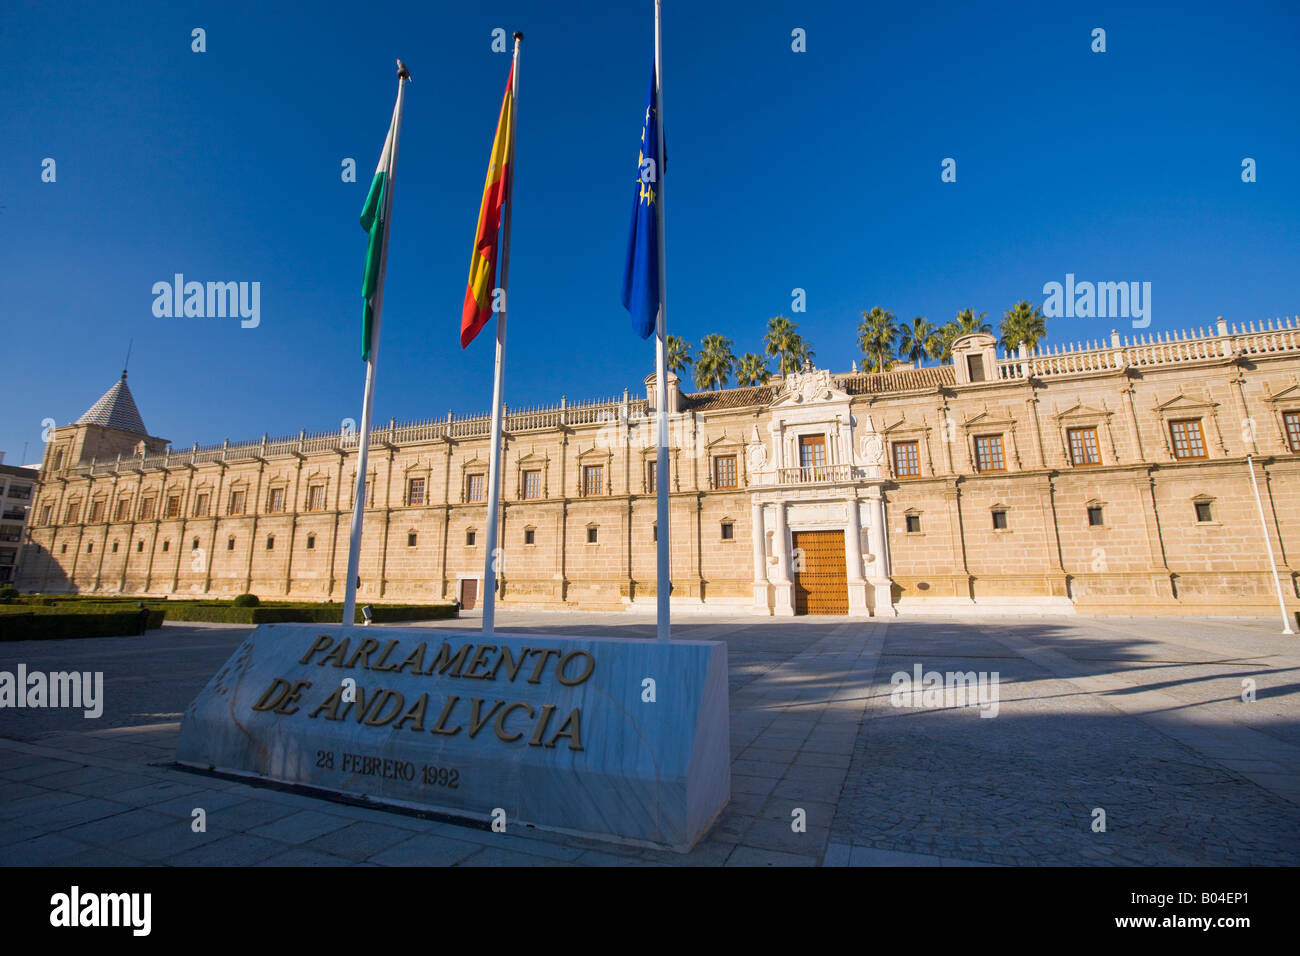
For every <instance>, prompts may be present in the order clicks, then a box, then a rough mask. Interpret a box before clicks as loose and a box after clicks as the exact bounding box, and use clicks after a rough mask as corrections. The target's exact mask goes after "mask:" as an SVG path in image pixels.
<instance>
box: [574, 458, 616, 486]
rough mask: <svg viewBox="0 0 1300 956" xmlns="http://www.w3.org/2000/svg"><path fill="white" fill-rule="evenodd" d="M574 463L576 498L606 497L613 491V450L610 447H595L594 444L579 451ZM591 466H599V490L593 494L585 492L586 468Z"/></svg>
mask: <svg viewBox="0 0 1300 956" xmlns="http://www.w3.org/2000/svg"><path fill="white" fill-rule="evenodd" d="M574 465H575V467H576V468H577V469H578V478H577V481H578V485H577V489H578V493H577V495H575V497H577V498H606V497H609V496H610V495H612V494H613V493H614V452H613V449H610V448H597V447H595V446H593V447H591V448H588V449H587V450H586V451H584V452H580V453H579V454H578V455H577V456H576V457H575V460H574ZM592 467H598V468H601V469H602V471H601V478H600V485H601V487H600V491H597V492H596V493H595V494H588V493H587V469H588V468H592Z"/></svg>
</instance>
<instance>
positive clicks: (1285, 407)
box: [1264, 383, 1300, 455]
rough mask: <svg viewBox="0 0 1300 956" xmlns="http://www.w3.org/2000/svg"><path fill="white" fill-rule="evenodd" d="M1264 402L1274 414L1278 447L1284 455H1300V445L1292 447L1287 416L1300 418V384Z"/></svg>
mask: <svg viewBox="0 0 1300 956" xmlns="http://www.w3.org/2000/svg"><path fill="white" fill-rule="evenodd" d="M1266 391H1267V389H1266ZM1264 401H1265V403H1266V404H1267V405H1268V407H1269V410H1270V412H1271V413H1272V417H1273V427H1274V428H1276V429H1277V440H1278V443H1279V444H1278V447H1279V448H1281V449H1282V452H1283V454H1288V455H1300V443H1297V444H1296V445H1292V444H1291V440H1290V437H1289V433H1288V432H1287V416H1288V415H1294V416H1297V418H1300V384H1294V383H1293V384H1291V385H1288V386H1287V387H1285V388H1283V389H1281V390H1280V391H1278V392H1274V393H1273V394H1272V395H1268V396H1267V397H1266V398H1265V399H1264Z"/></svg>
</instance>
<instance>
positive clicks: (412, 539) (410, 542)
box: [406, 527, 420, 548]
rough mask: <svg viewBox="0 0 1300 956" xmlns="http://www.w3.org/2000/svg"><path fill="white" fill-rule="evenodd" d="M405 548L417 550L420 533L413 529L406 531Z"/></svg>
mask: <svg viewBox="0 0 1300 956" xmlns="http://www.w3.org/2000/svg"><path fill="white" fill-rule="evenodd" d="M406 546H407V547H408V548H418V547H419V546H420V532H418V531H417V530H416V529H415V528H411V527H408V528H407V529H406Z"/></svg>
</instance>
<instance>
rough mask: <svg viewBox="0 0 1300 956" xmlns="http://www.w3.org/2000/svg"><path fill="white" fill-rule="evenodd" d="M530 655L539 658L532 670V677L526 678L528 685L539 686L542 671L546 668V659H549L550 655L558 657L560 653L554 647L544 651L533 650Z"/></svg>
mask: <svg viewBox="0 0 1300 956" xmlns="http://www.w3.org/2000/svg"><path fill="white" fill-rule="evenodd" d="M532 653H534V654H540V655H541V657H539V658H538V659H537V666H536V667H534V668H533V676H532V677H530V678H528V683H530V684H540V683H541V682H542V671H543V670H544V669H545V668H546V661H547V659H548V658H550V656H551V655H552V654H554V655H555V656H556V657H559V656H560V652H559V651H558V650H557V649H556V648H554V647H547V648H545V649H538V650H535V651H533V652H532Z"/></svg>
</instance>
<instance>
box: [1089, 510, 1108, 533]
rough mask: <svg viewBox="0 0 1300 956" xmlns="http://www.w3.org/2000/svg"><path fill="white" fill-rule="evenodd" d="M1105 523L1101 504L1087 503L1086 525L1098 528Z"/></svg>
mask: <svg viewBox="0 0 1300 956" xmlns="http://www.w3.org/2000/svg"><path fill="white" fill-rule="evenodd" d="M1105 523H1106V522H1105V521H1104V520H1103V518H1102V513H1101V505H1088V527H1090V528H1100V527H1101V526H1102V525H1104V524H1105Z"/></svg>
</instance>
